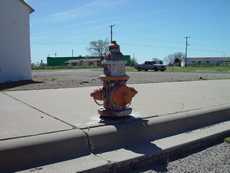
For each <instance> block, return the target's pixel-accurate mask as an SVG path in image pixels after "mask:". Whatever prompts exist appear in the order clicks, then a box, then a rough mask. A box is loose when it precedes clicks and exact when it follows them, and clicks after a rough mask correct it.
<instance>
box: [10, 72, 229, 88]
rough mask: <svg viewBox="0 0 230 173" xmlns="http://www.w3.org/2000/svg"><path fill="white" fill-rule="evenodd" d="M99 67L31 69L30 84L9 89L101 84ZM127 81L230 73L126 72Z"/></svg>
mask: <svg viewBox="0 0 230 173" xmlns="http://www.w3.org/2000/svg"><path fill="white" fill-rule="evenodd" d="M101 74H102V70H99V69H81V70H46V71H45V70H42V71H33V80H34V81H35V82H34V83H32V84H26V85H20V86H17V87H15V86H14V87H11V88H10V89H9V90H31V89H50V88H75V87H84V86H97V85H101V81H100V80H99V79H98V76H99V75H101ZM128 75H129V76H130V79H129V81H128V83H131V84H139V83H158V82H177V81H193V80H214V79H230V73H175V72H153V71H148V72H128Z"/></svg>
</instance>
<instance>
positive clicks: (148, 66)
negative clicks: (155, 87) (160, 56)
mask: <svg viewBox="0 0 230 173" xmlns="http://www.w3.org/2000/svg"><path fill="white" fill-rule="evenodd" d="M135 68H136V69H137V70H138V71H142V70H143V71H148V70H154V71H165V70H166V65H164V64H163V61H161V60H159V61H145V62H144V63H143V64H137V65H135Z"/></svg>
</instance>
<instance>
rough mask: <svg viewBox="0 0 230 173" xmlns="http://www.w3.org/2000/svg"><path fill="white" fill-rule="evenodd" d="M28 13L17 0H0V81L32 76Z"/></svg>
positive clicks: (27, 9) (26, 8)
mask: <svg viewBox="0 0 230 173" xmlns="http://www.w3.org/2000/svg"><path fill="white" fill-rule="evenodd" d="M29 15H30V9H29V8H28V7H26V6H25V5H24V4H23V3H21V2H20V1H19V0H0V83H3V82H9V81H18V80H31V78H32V75H31V73H32V72H31V60H30V57H31V56H30V24H29Z"/></svg>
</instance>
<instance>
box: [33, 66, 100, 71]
mask: <svg viewBox="0 0 230 173" xmlns="http://www.w3.org/2000/svg"><path fill="white" fill-rule="evenodd" d="M98 68H100V67H97V66H39V67H32V70H34V71H40V70H71V69H98Z"/></svg>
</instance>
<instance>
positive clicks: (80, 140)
mask: <svg viewBox="0 0 230 173" xmlns="http://www.w3.org/2000/svg"><path fill="white" fill-rule="evenodd" d="M89 153H90V151H89V145H88V138H87V137H86V135H85V134H84V133H83V132H82V131H81V130H78V129H75V130H69V131H64V132H58V133H53V134H45V135H38V136H32V137H25V138H18V139H12V140H6V141H0V172H7V171H9V169H10V171H14V170H18V169H25V168H29V167H33V166H36V165H39V164H44V163H46V164H48V163H49V162H50V163H52V162H57V161H61V160H65V159H70V158H71V157H80V156H82V155H86V154H89Z"/></svg>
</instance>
